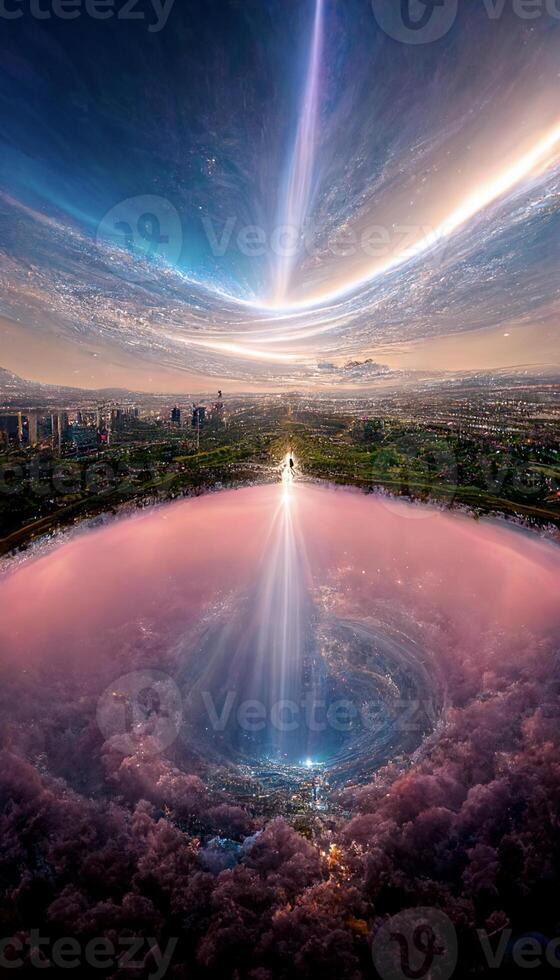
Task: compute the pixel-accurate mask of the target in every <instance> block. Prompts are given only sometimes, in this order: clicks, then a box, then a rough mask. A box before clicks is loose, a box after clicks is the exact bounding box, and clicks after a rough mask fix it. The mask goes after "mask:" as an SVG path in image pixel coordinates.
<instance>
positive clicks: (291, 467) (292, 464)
mask: <svg viewBox="0 0 560 980" xmlns="http://www.w3.org/2000/svg"><path fill="white" fill-rule="evenodd" d="M293 468H294V461H293V459H292V457H291V456H290V469H291V470H293Z"/></svg>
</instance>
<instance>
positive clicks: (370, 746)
mask: <svg viewBox="0 0 560 980" xmlns="http://www.w3.org/2000/svg"><path fill="white" fill-rule="evenodd" d="M256 615H257V613H256V610H255V608H254V604H252V603H251V602H250V601H248V600H247V599H245V601H242V600H239V601H238V602H236V603H235V604H234V605H233V607H232V608H231V609H230V610H229V611H228V616H227V618H226V619H225V620H224V619H218V621H217V622H212V623H210V624H209V625H208V626H207V627H206V629H205V630H204V634H203V636H202V638H201V640H200V641H199V643H198V644H197V649H196V652H195V654H194V656H193V655H192V651H190V650H186V651H185V661H186V662H185V665H184V667H183V668H182V669H181V670H180V671H179V674H178V676H177V678H176V680H177V683H178V685H179V687H180V688H181V689H182V690H184V691H185V692H186V696H185V712H184V726H183V729H182V732H181V741H182V743H183V744H184V745H188V746H189V749H190V750H191V751H192V750H193V748H194V747H196V750H197V752H199V753H200V757H201V761H202V760H206V761H210V760H211V761H212V762H214V763H217V764H221V765H226V766H228V765H229V766H231V765H233V766H236V765H237V766H238V765H241V766H246V767H250V769H251V771H252V772H253V773H254V775H255V776H256V778H258V779H259V780H260V781H261V782H264V783H265V784H267V785H270V784H276V783H278V782H284V783H286V784H289V783H290V782H291V781H292V782H294V783H296V784H297V783H298V782H300V781H301V779H302V778H305V776H308V775H309V772H308V770H309V769H312V770H313V771H314V772H315V773H320V774H321V779H322V782H323V784H325V783H328V785H330V786H342V785H345V784H347V783H360V782H366V781H367V779H368V778H371V777H372V775H373V774H374V772H375V770H376V769H377V768H379V767H380V766H381V765H383V764H384V763H386V762H387V761H389V759H392V758H395V757H400V758H401V759H405V758H408V756H409V755H410V754H411V753H412V752H414V750H415V749H416V748H417V747H418V746H419V744H420V743H421V742H422V739H423V738H424V737H425V736H426V735H428V734H430V733H431V732H433V730H434V728H435V726H436V724H437V721H438V719H439V717H440V715H441V712H442V708H443V705H444V700H445V684H444V680H443V678H440V677H439V675H438V671H437V667H436V665H435V664H434V663H433V661H432V658H431V657H430V655H429V653H428V652H427V651H425V650H424V649H423V648H422V647H420V646H419V645H418V643H416V642H414V641H413V640H412V639H410V638H409V637H407V636H405V635H404V634H402V633H399V634H395V635H393V636H391V635H390V634H389V633H388V632H387V631H386V630H383V629H381V628H380V627H379V626H377V625H376V624H375V623H369V622H358V621H347V620H342V619H338V618H337V617H334V616H327V615H320V614H318V613H317V610H311V611H310V617H309V621H308V623H307V624H306V631H305V632H306V637H305V639H306V642H305V646H304V650H303V652H302V655H301V656H300V657H296V658H294V660H293V662H292V663H291V665H290V668H291V669H290V676H289V678H288V682H287V687H288V688H289V695H290V696H289V697H282V698H278V696H277V695H278V693H279V692H278V687H277V686H274V684H273V683H272V684H271V681H270V677H269V676H268V675H267V674H266V673H259V674H258V676H256V677H255V675H254V671H253V670H252V667H253V668H254V665H255V661H256V659H257V655H256V651H255V645H254V644H255V637H254V631H253V630H252V629H251V620H252V618H253V619H254V618H255V617H256ZM282 693H284V694H285V693H287V692H286V690H284V691H283V692H282Z"/></svg>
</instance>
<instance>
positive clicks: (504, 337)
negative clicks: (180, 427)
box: [0, 0, 560, 391]
mask: <svg viewBox="0 0 560 980" xmlns="http://www.w3.org/2000/svg"><path fill="white" fill-rule="evenodd" d="M446 2H448V0H446ZM386 6H387V5H386V4H385V7H386ZM404 6H406V4H405V5H404ZM549 6H550V5H549ZM514 7H515V5H514ZM514 7H512V6H511V5H510V4H505V5H504V4H501V5H499V4H492V3H490V0H487V2H486V3H481V4H461V5H460V7H459V9H458V11H457V14H456V16H455V17H454V18H453V19H452V20H451V21H450V24H449V27H448V29H447V30H445V31H444V32H443V33H442V36H437V37H434V38H433V39H432V37H431V35H429V37H428V40H426V43H414V44H411V43H407V39H406V37H405V38H404V40H403V39H402V38H401V37H400V35H399V31H398V30H397V31H396V32H395V31H394V30H393V29H392V28H391V26H390V25H389V26H388V25H387V23H386V17H384V16H383V13H382V11H383V8H384V3H383V2H382V0H375V2H374V3H373V4H371V3H367V2H365V0H349V2H348V3H345V4H344V5H343V6H342V5H335V4H333V3H330V2H329V0H309V2H305V3H303V4H296V3H292V2H290V0H289V2H287V3H286V2H283V3H279V2H276V0H266V2H259V3H256V2H252V0H249V2H248V3H246V4H243V5H240V4H237V3H228V2H225V0H210V2H207V3H199V2H197V0H193V2H189V3H188V4H186V5H181V6H180V5H179V4H178V3H177V4H176V5H175V6H172V8H171V9H169V10H168V11H167V19H166V21H165V24H164V25H163V21H162V22H161V24H160V28H161V29H157V30H156V29H155V28H154V29H153V30H150V29H149V27H150V26H152V27H154V25H153V24H152V23H151V21H150V18H149V15H150V16H151V17H152V18H153V16H154V14H153V11H152V12H151V14H150V10H148V7H147V6H146V5H144V7H142V10H138V11H137V12H138V14H143V15H144V19H142V17H140V18H139V19H136V20H130V21H127V22H125V21H122V22H121V21H119V19H118V18H117V17H116V16H115V17H113V18H111V19H108V20H92V19H91V18H89V19H88V18H87V17H86V16H85V15H84V16H81V17H78V18H77V19H72V20H61V19H56V18H55V17H54V16H53V17H51V18H50V19H48V18H44V19H41V20H37V19H36V18H34V17H32V16H22V17H21V18H20V19H14V20H7V21H5V22H4V23H3V29H2V39H1V41H0V44H1V45H2V48H3V57H2V69H1V75H0V92H1V94H2V99H1V102H0V113H1V114H2V127H1V130H2V135H1V140H2V159H1V163H0V193H1V196H0V222H1V228H2V236H1V252H0V264H1V268H2V277H3V291H2V302H1V307H0V313H1V315H2V317H3V319H2V335H3V348H4V350H5V354H4V356H3V363H4V366H5V367H7V368H10V369H19V372H20V373H22V374H25V371H24V370H22V363H25V365H26V367H27V374H28V375H30V376H32V377H33V378H34V379H36V380H43V381H54V382H56V383H59V384H64V383H66V384H69V383H70V384H78V385H80V386H84V387H96V386H98V387H99V386H101V385H102V383H103V381H104V379H105V378H106V377H107V376H108V375H107V371H108V369H109V367H111V369H112V370H113V372H114V371H117V375H118V376H119V377H121V378H122V380H123V381H124V382H126V383H127V384H128V386H129V387H132V388H133V387H134V385H135V383H136V384H137V386H138V387H142V386H144V388H146V387H150V384H149V382H147V381H146V377H147V376H148V375H149V376H150V377H151V378H152V384H153V386H154V387H156V388H157V384H158V381H161V378H162V377H163V376H164V375H165V374H166V373H167V374H168V375H169V376H170V377H173V378H174V379H175V380H176V381H177V384H178V385H180V384H183V386H184V387H185V388H186V389H187V390H191V389H196V388H198V390H202V389H204V386H205V385H206V386H207V387H211V388H213V387H214V386H215V379H216V378H220V379H222V378H226V379H228V381H229V383H230V385H231V386H233V387H235V386H237V387H238V388H240V389H244V390H250V389H253V390H266V389H286V388H289V387H307V388H308V389H309V390H326V389H339V390H348V391H360V390H365V389H367V388H368V387H371V386H372V385H376V384H379V383H383V381H384V380H386V379H387V378H389V377H390V378H394V379H397V380H402V382H403V383H405V382H406V380H407V378H408V377H409V375H410V374H411V373H412V374H414V373H415V372H418V371H424V372H431V373H433V374H438V373H439V374H442V373H443V375H445V373H446V372H450V371H452V372H455V373H456V374H461V373H465V372H468V371H470V370H479V371H483V370H494V369H508V370H511V371H520V370H522V371H525V372H527V373H529V374H542V373H543V372H544V373H547V372H550V371H551V370H557V369H558V365H559V363H560V358H559V356H558V355H559V350H558V340H557V329H556V324H557V317H558V282H557V275H556V270H557V267H558V259H559V255H558V248H559V246H558V242H559V240H560V238H559V234H558V232H559V227H558V203H557V202H558V177H559V171H558V165H559V162H560V116H559V114H558V86H559V64H558V50H559V47H558V37H559V30H560V23H559V19H558V17H555V16H554V11H553V10H552V7H550V10H549V9H548V7H546V8H545V6H544V5H543V6H542V8H540V9H539V10H533V16H531V18H530V19H529V18H527V17H524V16H520V15H519V12H518V11H517V13H516V9H514ZM435 9H437V8H435ZM380 11H381V13H380ZM158 23H159V22H158ZM397 26H398V25H397ZM393 27H394V25H393ZM395 33H396V35H397V36H396V37H395V36H394V35H395ZM401 33H402V31H401ZM438 34H439V32H438ZM38 65H40V66H41V67H40V69H38V67H37V66H38ZM473 344H475V347H473ZM35 349H36V350H37V352H38V353H34V350H35ZM474 350H476V354H474V353H473V351H474ZM39 352H40V353H39ZM146 369H148V375H147V374H146ZM119 372H120V374H119ZM189 386H190V387H189Z"/></svg>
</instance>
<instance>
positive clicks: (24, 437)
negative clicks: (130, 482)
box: [0, 391, 225, 454]
mask: <svg viewBox="0 0 560 980" xmlns="http://www.w3.org/2000/svg"><path fill="white" fill-rule="evenodd" d="M140 421H143V422H152V423H157V424H159V425H163V426H165V425H169V427H171V428H173V429H177V428H189V427H190V428H191V429H193V430H195V431H196V432H197V433H199V432H200V429H201V428H203V427H204V426H205V425H207V424H208V423H209V422H211V421H212V422H218V423H223V422H224V421H225V412H224V402H223V397H222V392H221V391H220V392H218V399H217V401H215V402H214V403H212V404H211V405H205V404H200V403H196V402H195V403H194V404H193V405H192V407H189V408H186V407H180V406H179V405H175V406H174V407H173V408H172V409H171V411H170V413H169V414H168V415H167V416H165V415H164V414H163V413H161V412H158V413H157V414H156V415H154V413H153V412H150V413H148V414H145V413H141V411H140V409H139V408H138V407H137V406H134V405H126V406H118V405H102V406H101V405H100V406H96V407H93V408H87V409H75V410H73V411H72V410H71V409H67V410H56V411H45V410H41V409H37V408H22V409H6V410H5V411H4V413H2V411H1V409H0V448H3V449H13V448H18V449H22V448H36V447H44V448H50V449H52V450H53V451H54V452H57V453H59V454H61V453H62V452H63V450H64V449H65V448H68V449H74V450H78V451H88V450H95V449H101V448H103V447H104V446H108V445H111V443H113V442H114V441H115V440H118V437H119V436H120V435H122V434H123V433H127V432H132V431H133V430H134V426H135V424H136V423H138V422H140Z"/></svg>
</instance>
